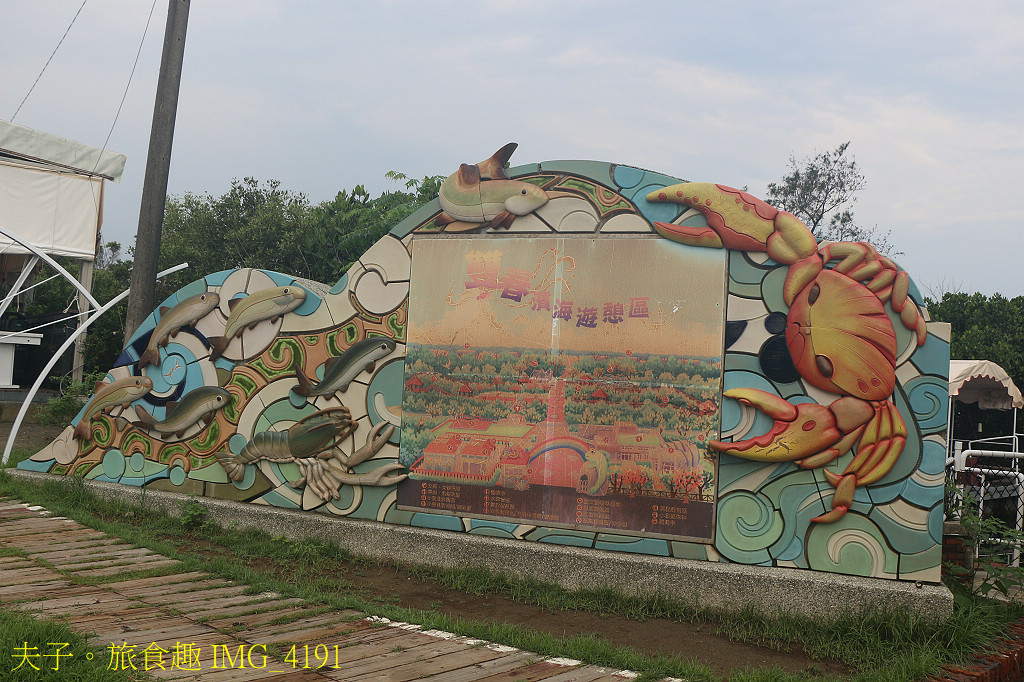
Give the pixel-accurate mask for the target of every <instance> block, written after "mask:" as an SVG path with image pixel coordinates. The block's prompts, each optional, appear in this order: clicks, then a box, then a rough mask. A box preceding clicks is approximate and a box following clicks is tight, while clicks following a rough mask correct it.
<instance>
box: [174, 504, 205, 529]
mask: <svg viewBox="0 0 1024 682" xmlns="http://www.w3.org/2000/svg"><path fill="white" fill-rule="evenodd" d="M178 508H179V516H178V520H179V521H181V527H182V528H184V529H185V530H186V531H197V530H201V529H203V528H205V527H206V526H207V524H208V523H209V521H210V520H209V514H210V512H209V510H207V509H206V507H204V506H203V505H201V504H199V502H197V501H196V500H195V498H189V499H188V500H187V501H185V502H182V503H181V504H180V505H178Z"/></svg>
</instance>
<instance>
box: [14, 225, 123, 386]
mask: <svg viewBox="0 0 1024 682" xmlns="http://www.w3.org/2000/svg"><path fill="white" fill-rule="evenodd" d="M57 262H58V263H59V264H60V265H61V267H63V268H64V269H65V270H67V271H68V272H69V273H70V274H72V275H74V276H75V277H78V276H79V275H80V271H81V265H82V263H81V261H78V260H72V259H70V258H59V259H57ZM54 275H56V272H55V271H54V270H53V269H52V268H51V267H50V266H48V265H46V264H45V263H43V264H41V265H39V266H38V269H37V271H36V273H35V278H34V279H35V281H37V282H43V283H42V284H40V286H38V287H36V288H35V289H34V290H33V292H34V295H33V296H32V297H31V299H32V300H31V303H28V304H26V305H25V306H24V310H23V311H21V312H22V313H23V314H24V316H25V317H27V318H29V319H32V320H33V323H34V324H42V323H44V322H52V321H57V320H59V319H60V318H63V317H68V316H71V315H74V314H75V313H76V312H78V301H77V299H78V290H77V289H75V288H74V287H73V286H72V285H71V283H70V282H68V281H67V280H66V279H64V277H62V276H56V277H53V276H54ZM51 277H52V279H50V278H51ZM130 278H131V263H130V262H126V261H124V260H122V259H121V245H120V244H119V243H118V242H107V243H106V244H105V245H103V247H102V248H101V249H100V252H99V254H98V255H97V257H96V261H95V263H94V270H93V284H92V295H93V298H95V299H96V300H97V301H98V302H99V303H100V304H101V305H102V304H104V303H106V302H107V301H109V300H110V299H112V298H113V297H114V296H116V295H118V294H119V293H121V292H122V291H124V290H125V289H127V288H128V284H129V280H130ZM44 280H48V281H45V282H44ZM125 309H126V304H121V305H119V306H117V307H115V308H114V309H113V310H110V311H108V312H107V313H106V314H105V315H103V316H101V317H100V318H99V319H98V320H96V322H94V323H93V324H92V326H90V327H89V331H88V334H87V335H86V337H85V341H84V344H85V347H84V353H85V360H84V362H85V365H84V371H85V373H86V374H92V373H97V372H101V373H106V371H107V370H108V369H110V368H111V367H112V366H113V364H114V362H115V360H117V357H118V355H120V354H121V349H122V346H121V341H122V336H123V329H124V318H125ZM76 326H77V321H76V320H75V319H71V320H68V321H66V322H63V323H59V324H58V325H56V326H55V327H53V328H44V329H40V330H39V331H41V332H44V333H46V332H47V331H54V330H55V329H56V330H57V338H59V339H60V340H62V339H63V338H66V337H67V334H69V333H70V332H71V330H73V329H74V328H75V327H76ZM44 343H45V344H46V348H43V349H42V351H43V354H44V355H45V354H46V353H49V354H52V353H53V352H54V351H55V350H56V349H57V347H58V346H59V345H60V341H59V340H56V339H53V340H51V339H46V337H44ZM67 352H68V353H69V354H70V353H72V351H71V350H70V349H69V350H68V351H67ZM46 359H48V357H47V358H46Z"/></svg>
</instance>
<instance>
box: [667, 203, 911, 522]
mask: <svg viewBox="0 0 1024 682" xmlns="http://www.w3.org/2000/svg"><path fill="white" fill-rule="evenodd" d="M647 200H648V201H652V202H664V201H669V202H674V203H679V204H685V205H687V206H691V207H693V208H696V209H697V210H699V211H700V212H701V213H703V214H704V216H705V217H706V219H707V223H708V227H689V226H686V225H677V224H670V223H655V224H654V227H655V229H656V230H657V231H658V232H659V233H660V234H661V235H662V236H664V237H666V238H668V239H671V240H673V241H677V242H680V243H683V244H689V245H691V246H707V247H718V248H721V247H725V248H728V249H738V250H745V251H763V252H766V253H767V254H768V255H769V256H770V257H771V258H772V259H773V260H775V261H777V262H779V263H781V264H783V265H788V266H789V272H788V273H787V275H786V280H785V283H784V284H783V292H782V293H783V300H784V301H785V303H786V305H788V306H789V307H790V308H789V314H788V316H787V324H786V343H787V346H788V347H789V352H790V355H791V356H792V358H793V364H794V365H795V367H796V368H797V370H798V371H799V372H800V375H801V376H802V377H803V378H804V379H805V380H806V381H807V382H808V383H810V384H812V385H813V386H816V387H818V388H820V389H822V390H825V391H829V392H831V393H834V394H838V395H839V396H841V397H839V398H837V399H836V400H835V401H833V402H832V403H831V404H829V405H827V406H826V405H818V404H815V403H803V404H799V405H794V404H792V403H790V402H788V401H786V400H784V399H782V398H780V397H779V396H777V395H775V394H772V393H768V392H765V391H761V390H757V389H750V388H734V389H730V390H728V391H725V394H724V395H725V396H726V397H729V398H733V399H735V400H738V401H740V402H741V403H744V404H747V405H750V406H753V407H755V408H758V409H760V410H761V411H762V412H764V413H765V414H766V415H768V416H769V417H771V418H772V419H774V420H775V424H774V426H773V428H772V429H771V430H770V431H769V432H768V433H766V434H764V435H763V436H759V437H756V438H751V439H748V440H744V441H739V442H734V443H726V442H722V441H713V442H712V443H710V445H711V447H712V448H713V449H715V450H717V451H719V452H724V453H727V454H730V455H735V456H737V457H742V458H744V459H749V460H755V461H761V462H787V461H795V462H796V463H797V465H799V466H801V467H803V468H805V469H812V468H815V467H820V466H824V465H826V464H828V463H830V462H832V461H833V460H835V459H836V458H838V457H840V456H842V455H844V454H846V453H847V452H849V451H850V449H851V448H853V447H854V445H856V454H855V456H854V458H853V460H852V461H851V462H850V464H849V465H847V467H846V468H845V469H844V470H843V471H842V473H834V472H832V471H829V470H827V469H826V470H825V472H824V473H825V477H826V478H827V479H828V482H829V483H830V484H831V485H832V486H834V487H835V489H836V490H835V493H834V495H833V496H832V509H831V511H829V512H826V513H825V514H822V515H821V516H818V517H817V518H815V519H814V521H817V522H819V523H830V522H832V521H836V520H838V519H840V518H842V516H843V515H844V514H846V512H847V510H848V509H849V508H850V505H851V504H852V503H853V496H854V493H855V491H856V489H857V486H861V485H869V484H871V483H874V482H876V481H878V480H879V479H881V478H882V477H883V476H885V475H886V474H887V473H888V472H889V471H890V470H891V469H892V467H893V465H894V464H895V463H896V460H897V459H898V458H899V456H900V453H901V452H902V451H903V445H904V443H905V442H906V437H907V427H906V425H905V424H904V422H903V418H902V417H901V416H900V413H899V411H898V410H897V409H896V406H895V405H893V404H892V402H891V401H890V400H889V399H890V397H891V396H892V393H893V390H894V389H895V386H896V353H897V344H896V333H895V329H894V328H893V325H892V322H891V321H890V319H889V316H888V315H887V314H886V311H885V305H886V304H887V303H888V304H889V306H890V307H891V308H892V310H894V311H895V312H897V313H899V315H900V320H901V322H902V324H903V325H904V326H905V327H907V328H908V329H910V330H912V331H913V332H915V333H916V340H917V344H918V345H919V346H920V345H923V344H924V342H925V340H926V339H927V336H928V332H927V328H926V324H925V319H924V317H923V316H922V315H921V314H920V312H919V311H918V309H917V306H916V304H915V303H914V302H913V300H911V299H910V298H909V296H908V290H909V284H910V282H909V279H908V277H907V274H906V273H905V272H903V271H901V270H899V269H898V268H897V267H896V265H895V264H894V263H893V262H892V261H891V260H889V259H888V258H885V257H884V256H881V255H880V254H879V253H878V252H877V251H876V250H875V249H874V247H872V246H871V245H870V244H867V243H865V242H836V243H831V244H827V245H825V246H821V247H819V246H818V242H817V241H816V240H815V238H814V236H813V235H812V234H811V231H810V230H809V229H807V226H805V225H804V224H803V223H802V222H800V220H799V219H797V218H796V216H794V215H792V214H790V213H786V212H785V211H779V210H778V209H776V208H774V207H772V206H769V205H768V204H766V203H765V202H763V201H761V200H760V199H757V198H755V197H753V196H751V195H750V194H747V193H746V192H742V191H740V190H737V189H733V188H732V187H725V186H723V185H714V184H709V183H683V184H679V185H673V186H671V187H665V188H664V189H661V190H656V191H654V192H651V193H650V194H648V195H647ZM832 261H838V263H837V264H836V265H835V266H834V267H833V268H831V269H829V268H826V267H825V266H826V265H828V264H829V263H831V262H832Z"/></svg>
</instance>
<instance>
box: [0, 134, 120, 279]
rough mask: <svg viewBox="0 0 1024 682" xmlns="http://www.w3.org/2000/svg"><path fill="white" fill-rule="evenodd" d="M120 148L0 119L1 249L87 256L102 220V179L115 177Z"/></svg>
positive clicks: (93, 252) (93, 247)
mask: <svg viewBox="0 0 1024 682" xmlns="http://www.w3.org/2000/svg"><path fill="white" fill-rule="evenodd" d="M124 163H125V157H124V155H123V154H116V153H114V152H108V151H106V150H103V149H97V148H96V147H90V146H89V145H86V144H82V143H81V142H74V141H73V140H67V139H65V138H63V137H58V136H56V135H51V134H50V133H44V132H40V131H38V130H32V129H31V128H25V127H23V126H19V125H15V124H13V123H8V122H6V121H0V229H3V231H4V232H5V233H7V234H9V235H11V236H13V237H14V238H15V239H13V240H12V239H9V238H7V237H6V236H0V251H2V253H4V254H28V253H30V252H31V250H30V249H28V248H26V247H24V246H22V245H21V244H19V243H18V242H17V241H16V240H21V241H23V242H27V243H29V244H31V245H32V246H33V247H34V248H37V249H40V250H42V252H43V253H46V254H49V255H51V256H70V257H72V258H78V259H82V260H92V259H93V258H95V255H96V235H97V232H98V231H99V228H100V223H101V222H102V220H103V181H104V180H105V179H107V180H113V181H115V182H116V181H118V180H119V179H120V178H121V172H122V171H123V170H124Z"/></svg>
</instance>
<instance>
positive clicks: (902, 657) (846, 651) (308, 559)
mask: <svg viewBox="0 0 1024 682" xmlns="http://www.w3.org/2000/svg"><path fill="white" fill-rule="evenodd" d="M0 492H2V493H6V494H8V495H11V496H14V497H18V498H19V499H22V500H24V501H32V502H33V503H35V504H42V505H44V506H46V507H47V508H48V509H50V510H51V511H53V512H55V513H58V514H62V515H65V516H68V517H70V518H74V519H75V520H77V521H79V522H80V523H83V524H84V525H88V526H91V527H93V528H96V529H98V530H100V531H103V532H106V533H109V534H111V535H116V536H118V537H121V538H123V539H124V540H125V541H127V542H131V543H134V544H137V545H139V546H145V547H149V548H150V549H152V550H154V551H156V552H159V553H161V554H165V555H167V556H169V557H172V558H175V559H179V560H181V561H182V562H183V565H182V566H181V567H180V569H179V570H180V571H182V572H187V571H194V570H199V571H206V572H208V573H210V574H212V575H215V576H218V577H222V578H225V579H229V580H233V581H236V582H239V583H243V584H246V585H250V586H252V590H253V591H254V592H262V591H273V592H277V593H279V594H281V595H282V597H298V598H301V599H304V600H306V601H309V602H312V603H319V604H324V605H327V606H330V607H332V608H338V609H354V610H358V611H362V612H364V613H367V614H371V615H379V616H383V617H386V618H390V619H392V620H400V621H405V622H411V623H417V624H420V625H423V626H424V627H425V628H433V629H439V630H446V631H449V632H454V633H457V634H460V635H465V636H469V637H475V638H479V639H484V640H488V641H492V642H497V643H500V644H505V645H508V646H514V647H517V648H520V649H525V650H529V651H535V652H537V653H539V654H541V655H545V656H560V657H566V658H575V659H578V660H581V661H584V662H586V663H591V664H595V665H601V666H605V667H612V668H623V669H630V670H634V671H637V672H640V673H642V675H643V677H642V679H645V680H646V679H657V678H659V677H663V676H674V677H683V678H686V679H688V680H711V679H715V678H714V675H713V674H712V673H711V672H710V669H708V668H707V667H706V666H703V665H700V664H698V663H694V662H691V661H687V660H683V659H682V658H680V657H665V656H649V655H645V654H642V653H640V652H637V651H635V650H633V649H630V648H628V647H616V646H614V645H612V644H610V643H608V642H606V641H603V640H601V639H599V638H597V637H594V636H590V635H581V636H576V637H553V636H551V635H548V634H546V633H541V632H537V631H533V630H530V629H529V628H524V627H520V626H516V625H509V624H495V623H486V622H480V621H470V620H465V619H459V618H454V617H451V616H449V615H446V614H443V613H438V612H436V611H424V610H417V609H409V608H403V607H401V606H397V605H394V604H390V603H387V602H386V598H385V600H384V601H382V600H381V599H380V598H377V599H373V598H367V597H364V596H362V595H360V594H356V593H354V592H353V591H352V590H351V588H350V587H349V586H348V584H347V583H346V581H345V580H344V578H343V577H340V576H338V575H336V574H334V573H331V572H330V570H329V569H328V568H325V566H327V565H329V564H330V563H331V562H337V561H346V562H354V563H355V564H356V565H357V566H358V565H359V564H360V563H363V564H369V563H370V562H366V561H364V560H360V559H358V558H355V557H352V556H351V555H350V554H349V553H348V552H346V551H345V550H343V549H341V548H339V547H338V546H337V545H334V544H333V543H329V542H323V541H320V540H314V539H306V540H302V541H298V542H294V541H288V540H285V539H284V538H274V537H271V536H269V535H267V534H266V533H263V532H260V531H256V530H249V529H247V530H237V529H231V528H228V529H223V528H220V527H218V526H216V525H214V524H211V523H209V522H208V521H207V520H206V517H205V511H204V510H203V509H202V507H201V505H200V504H199V503H198V502H192V503H186V505H185V506H184V508H183V511H184V513H183V515H182V517H181V518H173V517H168V516H166V515H164V514H162V513H157V512H154V511H152V510H147V509H145V508H144V507H142V506H140V505H129V504H125V503H122V502H117V501H111V500H103V499H100V498H98V497H96V496H94V495H92V494H90V493H89V492H88V491H87V490H86V489H85V487H84V486H83V485H81V483H80V482H75V481H74V480H69V481H61V482H47V483H45V484H42V485H37V484H34V483H29V482H25V481H21V480H15V479H12V478H11V477H9V476H6V475H5V474H3V473H2V472H0ZM157 536H166V537H168V538H172V540H171V541H166V540H156V539H154V538H156V537H157ZM200 539H201V540H203V541H206V542H209V543H212V545H214V546H221V547H224V548H225V549H226V550H227V551H226V552H225V554H224V556H222V557H217V558H207V557H204V556H201V555H197V554H190V553H189V547H190V544H191V543H192V542H195V541H198V540H200ZM247 559H250V560H260V561H261V562H262V563H264V564H266V562H267V561H268V560H269V561H271V563H272V565H273V568H271V569H270V570H267V569H260V570H257V569H254V568H252V567H249V566H246V565H245V562H246V560H247ZM413 571H414V573H415V574H416V575H417V577H418V578H421V579H424V580H430V581H434V582H436V583H438V584H441V585H444V586H446V587H449V588H452V589H456V590H460V591H465V592H471V593H475V594H500V595H502V596H504V597H507V598H509V599H515V600H518V601H520V602H523V603H529V604H535V605H539V606H541V607H543V608H545V609H549V610H552V611H567V612H570V613H567V614H566V617H567V618H571V617H572V616H571V612H572V611H586V612H593V613H598V614H602V613H603V614H616V615H620V616H625V617H627V618H631V619H636V620H642V619H645V618H667V619H672V620H678V621H688V622H692V623H701V624H707V625H708V626H709V628H711V629H713V630H717V631H719V632H721V633H724V634H725V635H727V636H728V637H730V638H731V639H734V640H739V641H745V642H751V643H755V644H760V645H766V646H771V647H774V648H778V649H783V650H785V649H786V648H788V647H790V646H792V645H793V644H799V646H801V647H802V648H803V649H804V650H805V651H806V652H807V653H809V654H810V655H811V656H813V657H815V658H820V659H831V660H839V661H843V662H845V663H847V664H848V665H850V666H852V667H853V668H854V669H855V674H854V675H853V677H852V679H854V680H857V681H863V682H904V681H908V680H917V679H921V678H922V677H925V676H927V675H929V674H934V673H935V672H937V671H938V669H939V667H940V666H942V665H944V664H948V663H953V664H957V665H964V664H968V663H969V662H970V661H971V660H973V659H974V658H975V657H976V656H977V655H978V654H979V653H980V652H983V651H985V650H987V649H988V647H990V646H991V644H992V642H993V641H994V640H996V639H998V637H999V635H1000V634H1001V633H1002V632H1004V631H1005V627H1006V625H1007V624H1008V623H1010V622H1012V621H1013V620H1016V619H1017V618H1020V617H1021V615H1022V614H1024V609H1022V608H1021V607H1020V606H1019V605H1017V604H1004V603H998V602H989V601H983V600H979V599H970V598H966V596H965V595H959V597H958V599H957V605H956V607H955V609H954V614H953V616H952V617H951V618H950V619H949V620H947V621H945V622H936V621H931V620H924V619H920V618H914V617H911V616H910V615H908V614H906V613H887V612H884V611H862V612H857V613H849V614H847V615H846V616H844V617H841V618H839V619H838V620H835V621H830V622H816V621H814V620H811V619H808V618H804V617H798V616H795V615H789V614H781V615H772V616H769V615H765V614H763V613H758V612H754V611H748V612H744V613H739V614H721V613H711V612H707V611H702V610H700V609H698V608H695V607H694V606H692V605H689V606H688V605H683V604H679V603H677V602H673V601H671V600H668V599H665V598H660V597H652V598H647V599H640V598H627V597H623V596H621V595H618V594H616V593H614V592H612V591H609V590H589V591H568V590H565V589H563V588H560V587H557V586H554V585H550V584H546V583H540V582H538V581H533V580H522V579H513V578H509V577H506V576H500V575H494V574H491V573H489V572H487V571H482V570H478V569H465V570H440V569H429V568H416V569H413ZM808 672H809V674H813V673H814V669H813V667H812V668H811V669H809V671H808ZM733 679H738V680H749V681H759V680H787V679H800V678H799V677H793V676H791V675H788V674H786V673H783V672H781V671H779V670H777V669H770V670H755V671H745V672H742V673H737V674H735V675H734V676H733ZM814 679H818V680H823V679H826V678H824V677H814Z"/></svg>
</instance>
